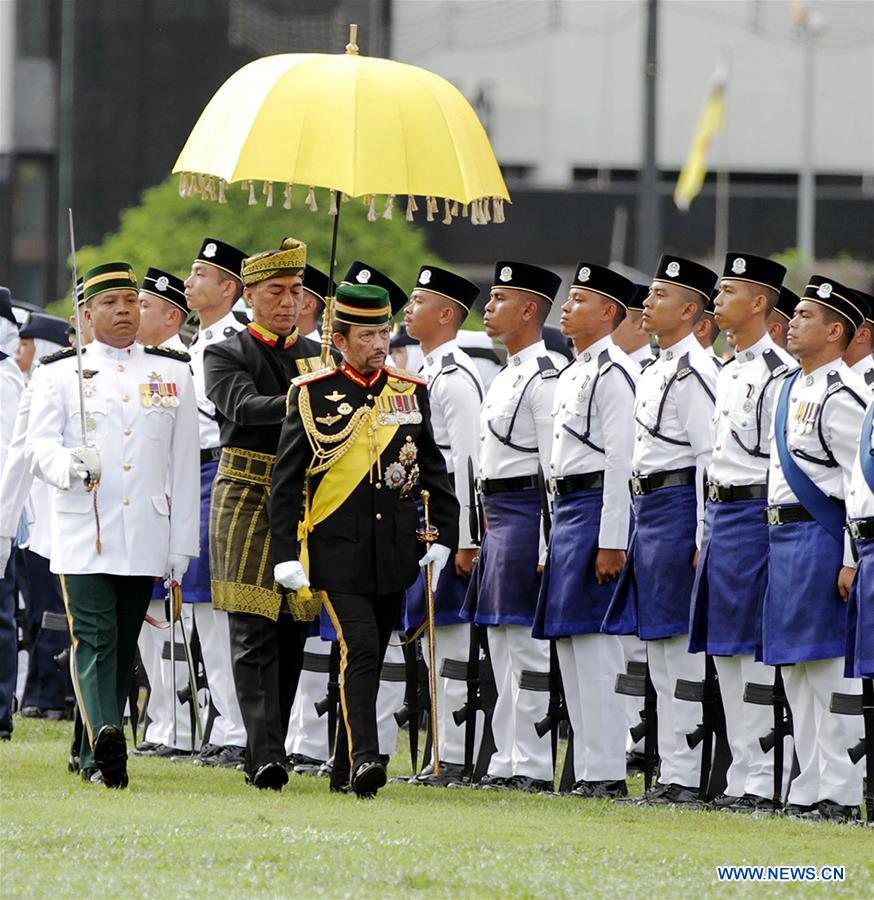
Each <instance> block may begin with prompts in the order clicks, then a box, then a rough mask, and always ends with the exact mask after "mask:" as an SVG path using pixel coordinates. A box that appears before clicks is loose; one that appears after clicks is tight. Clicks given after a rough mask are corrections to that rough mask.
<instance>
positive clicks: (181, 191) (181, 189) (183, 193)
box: [179, 172, 187, 197]
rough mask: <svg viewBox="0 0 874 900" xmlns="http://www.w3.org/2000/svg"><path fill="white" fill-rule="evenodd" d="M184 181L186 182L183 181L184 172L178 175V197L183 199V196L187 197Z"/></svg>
mask: <svg viewBox="0 0 874 900" xmlns="http://www.w3.org/2000/svg"><path fill="white" fill-rule="evenodd" d="M185 180H186V179H185V173H184V172H180V173H179V196H180V197H185V196H187V185H186V183H185Z"/></svg>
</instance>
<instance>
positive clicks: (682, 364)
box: [677, 353, 692, 381]
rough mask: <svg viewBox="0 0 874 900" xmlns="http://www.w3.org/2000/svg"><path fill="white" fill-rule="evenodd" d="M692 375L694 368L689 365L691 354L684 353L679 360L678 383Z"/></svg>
mask: <svg viewBox="0 0 874 900" xmlns="http://www.w3.org/2000/svg"><path fill="white" fill-rule="evenodd" d="M691 374H692V366H691V365H690V363H689V354H688V353H684V354H683V355H682V356H681V357H680V358H679V359H678V360H677V381H681V380H682V379H684V378H686V377H687V376H688V375H691Z"/></svg>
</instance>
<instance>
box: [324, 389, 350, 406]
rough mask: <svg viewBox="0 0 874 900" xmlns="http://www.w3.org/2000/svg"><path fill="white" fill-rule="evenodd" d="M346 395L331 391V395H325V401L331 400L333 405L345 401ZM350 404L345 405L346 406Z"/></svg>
mask: <svg viewBox="0 0 874 900" xmlns="http://www.w3.org/2000/svg"><path fill="white" fill-rule="evenodd" d="M345 399H346V395H345V394H341V393H340V392H339V391H336V390H335V391H331V393H330V394H326V395H325V400H330V401H331V402H332V403H339V402H340V401H341V400H345ZM346 405H348V404H344V406H346Z"/></svg>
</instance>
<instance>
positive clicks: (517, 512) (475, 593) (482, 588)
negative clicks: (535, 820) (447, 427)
mask: <svg viewBox="0 0 874 900" xmlns="http://www.w3.org/2000/svg"><path fill="white" fill-rule="evenodd" d="M560 286H561V278H560V277H559V276H558V275H556V274H554V273H553V272H550V271H548V270H546V269H541V268H539V267H537V266H532V265H528V264H526V263H519V262H510V261H501V262H498V263H497V264H496V265H495V278H494V282H493V284H492V288H491V295H490V298H489V302H488V303H487V304H486V308H485V316H484V317H483V322H484V325H485V329H486V333H487V334H488V335H489V336H490V337H492V338H498V340H500V341H501V342H502V343H503V344H504V346H505V347H506V348H507V354H508V355H507V365H506V366H505V367H504V368H503V369H502V370H501V371H500V372H499V373H498V374H497V375H496V376H495V379H494V380H493V381H492V383H491V385H490V387H489V389H488V392H487V394H486V398H485V402H484V403H483V407H482V411H481V414H480V440H481V442H482V443H481V446H480V482H479V490H480V494H481V496H482V504H483V509H484V512H485V518H486V523H487V530H486V535H485V538H484V539H483V544H482V548H481V551H480V558H479V563H478V564H477V566H476V568H475V569H474V572H473V578H472V579H471V583H470V589H469V590H468V593H467V597H466V599H465V606H464V614H463V617H464V618H466V619H467V620H468V621H471V620H472V621H474V622H475V623H476V624H477V625H481V626H485V627H486V628H487V629H488V646H489V655H490V657H491V662H492V669H493V671H494V674H495V685H496V687H497V692H498V699H497V703H496V705H495V710H494V714H493V716H492V732H493V735H494V739H495V746H496V748H497V750H496V752H495V754H494V755H493V756H492V758H491V761H490V762H489V767H488V772H487V773H486V775H484V776H483V778H482V781H481V786H482V787H484V788H488V789H517V790H526V791H535V792H540V791H551V790H552V787H553V777H554V773H553V767H552V759H551V757H550V752H549V743H548V742H547V741H542V740H541V738H539V737H538V736H537V732H536V731H535V729H534V724H535V723H536V722H538V721H539V720H540V719H542V718H543V716H544V715H545V713H546V709H547V698H548V695H547V694H546V693H544V692H542V691H532V690H527V689H522V688H520V679H521V677H522V673H523V672H526V673H532V674H533V676H534V677H535V679H537V678H538V677H539V679H540V680H544V679H546V678H547V677H548V672H549V646H548V645H547V644H546V643H544V642H543V641H538V640H536V639H535V638H533V637H532V636H531V626H532V625H533V624H534V610H535V606H536V604H537V594H538V591H539V588H540V576H539V566H540V565H541V564H542V563H543V562H545V557H546V545H545V542H544V539H543V535H542V528H541V504H540V491H539V490H538V484H539V479H540V478H543V472H547V471H548V470H549V459H550V452H551V448H552V433H553V423H552V406H553V399H554V396H555V386H556V379H557V378H558V369H557V368H556V366H555V363H554V362H553V361H552V359H551V358H550V357H549V356H548V355H547V352H546V345H545V344H544V343H543V340H542V339H541V334H542V331H543V323H544V322H545V321H546V317H547V315H548V314H549V311H550V309H551V307H552V302H553V300H554V299H555V295H556V293H557V292H558V289H559V287H560Z"/></svg>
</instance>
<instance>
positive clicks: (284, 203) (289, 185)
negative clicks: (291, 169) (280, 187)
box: [282, 181, 293, 209]
mask: <svg viewBox="0 0 874 900" xmlns="http://www.w3.org/2000/svg"><path fill="white" fill-rule="evenodd" d="M292 187H293V185H292V183H291V182H290V181H289V182H287V183H286V185H285V190H284V191H283V192H282V195H283V197H284V198H285V199H284V200H283V201H282V208H283V209H291V189H292Z"/></svg>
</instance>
